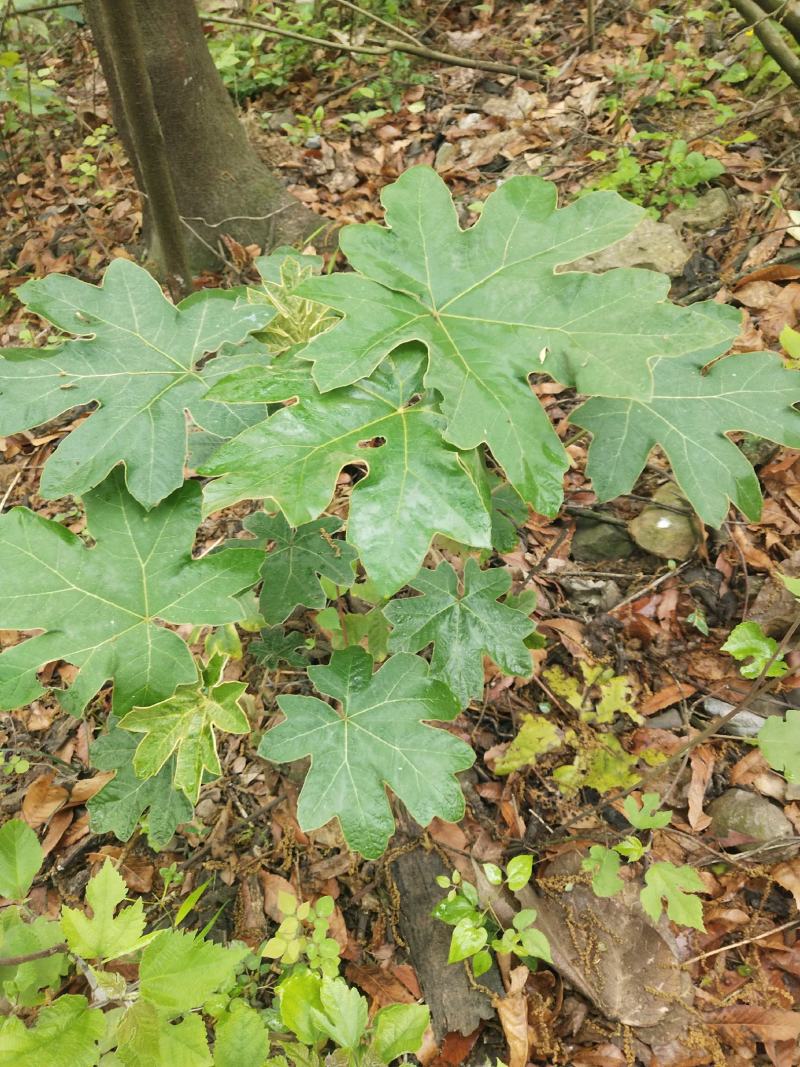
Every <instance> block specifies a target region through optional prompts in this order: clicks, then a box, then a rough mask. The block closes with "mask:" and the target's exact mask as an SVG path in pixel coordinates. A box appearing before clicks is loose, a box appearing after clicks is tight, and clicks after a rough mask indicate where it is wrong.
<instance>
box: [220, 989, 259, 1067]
mask: <svg viewBox="0 0 800 1067" xmlns="http://www.w3.org/2000/svg"><path fill="white" fill-rule="evenodd" d="M233 1004H235V1005H236V1010H235V1011H229V1012H226V1013H225V1015H223V1016H222V1017H221V1018H220V1019H218V1020H217V1025H216V1028H215V1040H214V1067H263V1065H264V1063H265V1062H266V1059H267V1056H268V1054H269V1031H268V1030H267V1025H266V1023H265V1022H264V1020H263V1019H262V1018H261V1016H260V1015H259V1014H258V1012H257V1011H256V1010H255V1008H251V1007H250V1005H249V1004H246V1003H245V1002H244V1001H241V1000H240V1001H234V1002H233Z"/></svg>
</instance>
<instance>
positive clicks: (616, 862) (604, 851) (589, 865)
mask: <svg viewBox="0 0 800 1067" xmlns="http://www.w3.org/2000/svg"><path fill="white" fill-rule="evenodd" d="M621 862H622V861H621V860H620V858H619V856H618V855H617V853H616V852H613V851H612V850H611V849H610V848H605V847H604V846H603V845H592V847H591V848H590V849H589V855H588V856H585V857H584V859H583V860H582V862H581V868H582V870H584V871H588V872H589V873H590V874H591V876H592V890H593V892H594V894H595V896H598V897H613V896H615V895H616V894H617V893H619V892H621V890H622V888H623V886H624V884H625V883H624V882H623V881H622V879H621V878H620V876H619V868H620V864H621Z"/></svg>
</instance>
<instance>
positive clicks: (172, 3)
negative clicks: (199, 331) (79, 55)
mask: <svg viewBox="0 0 800 1067" xmlns="http://www.w3.org/2000/svg"><path fill="white" fill-rule="evenodd" d="M133 3H134V6H135V9H136V14H137V17H138V21H139V25H140V27H141V32H142V36H143V39H144V50H145V55H146V59H147V70H148V73H149V75H150V82H151V85H152V90H153V100H154V102H155V108H156V112H157V114H158V117H159V120H160V123H161V129H162V131H163V134H164V139H165V141H166V144H167V152H168V156H169V163H170V169H171V171H172V181H173V186H174V189H175V196H176V199H177V203H178V210H179V212H180V215H181V217H182V219H183V221H184V225H185V227H186V236H187V246H188V252H189V259H190V263H191V266H192V268H193V269H194V270H199V269H202V268H204V267H208V266H217V265H218V264H219V262H220V256H219V250H220V248H221V244H220V238H221V236H222V235H223V234H228V235H229V236H231V237H233V238H234V239H235V240H236V241H239V242H240V243H242V244H259V245H261V246H262V247H263V248H266V249H269V248H273V247H275V245H277V244H283V243H286V244H293V243H295V242H297V241H302V240H303V239H304V238H306V237H308V236H309V235H310V234H311V233H312V232H314V231H315V230H318V229H319V228H320V226H321V225H322V224H323V220H321V219H320V218H319V217H318V216H316V215H314V214H313V212H311V211H310V210H309V209H308V208H306V207H305V206H304V205H303V204H301V203H300V201H299V200H296V199H295V198H294V197H293V196H292V195H291V194H290V193H288V192H287V191H286V189H285V188H284V187H283V185H282V184H281V182H280V181H279V180H278V179H277V178H276V177H275V176H274V175H273V174H272V173H271V172H270V171H269V170H268V169H267V167H266V166H265V165H264V164H263V163H262V162H261V160H260V159H259V157H258V155H257V153H256V152H255V150H254V149H253V147H252V146H251V145H250V143H249V142H248V140H247V137H246V136H245V132H244V129H243V127H242V126H241V124H240V122H239V119H238V117H237V115H236V110H235V108H234V105H233V102H232V101H231V99H230V97H229V96H228V93H227V90H226V89H225V86H224V85H223V83H222V80H221V78H220V77H219V74H218V73H217V70H216V68H215V66H214V62H213V60H212V58H211V54H210V52H209V50H208V47H207V46H206V42H205V38H204V36H203V30H202V26H201V23H200V19H199V17H198V15H197V12H196V10H195V6H194V2H193V0H168V2H164V0H133ZM85 12H86V17H87V21H88V22H89V26H90V27H91V30H92V35H93V37H94V41H95V45H96V47H97V51H98V54H99V56H100V63H101V65H102V67H103V73H104V75H105V78H106V82H107V83H108V88H109V93H110V96H111V107H112V112H113V116H114V123H115V125H116V127H117V130H118V131H119V134H120V137H121V138H122V141H123V143H124V145H125V149H126V151H127V153H128V156H129V157H130V160H131V164H132V166H133V170H134V173H135V175H136V181H137V185H138V186H139V189H140V190H143V191H144V190H145V189H146V185H145V183H144V182H143V180H142V168H141V163H140V161H139V160H137V157H136V151H135V148H134V139H133V137H132V136H131V129H130V126H129V123H128V121H127V118H126V116H125V108H124V105H123V100H122V94H121V92H120V86H119V78H118V75H117V66H116V65H115V60H114V50H113V47H112V43H111V38H110V36H109V33H108V30H107V25H106V22H105V19H104V17H103V4H102V0H86V4H85ZM144 215H145V240H146V243H147V246H148V251H149V253H150V255H151V256H153V257H154V258H156V259H157V258H158V251H157V247H156V245H157V243H156V242H155V241H154V234H153V232H152V227H151V225H150V221H149V212H148V209H147V204H146V203H145V212H144Z"/></svg>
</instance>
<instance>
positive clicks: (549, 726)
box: [494, 715, 562, 774]
mask: <svg viewBox="0 0 800 1067" xmlns="http://www.w3.org/2000/svg"><path fill="white" fill-rule="evenodd" d="M561 743H562V737H561V731H560V730H559V729H558V727H557V726H556V725H555V723H553V722H551V721H550V720H549V719H547V718H545V716H544V715H525V716H523V719H522V723H521V725H520V728H519V732H518V733H517V736H516V737H515V738H514V740H513V741H512V742H511V744H510V745H509V746H508V748H507V749H506V751H505V752H504V754H503V755H502V756H500V758H499V759H498V760H497V762H496V763H495V765H494V773H495V774H511V772H512V771H518V770H521V769H522V768H523V767H527V766H529V765H531V764H534V763H535V762H536V760H537V758H538V757H539V756H543V755H544V754H545V752H552V751H553V749H556V748H560V746H561Z"/></svg>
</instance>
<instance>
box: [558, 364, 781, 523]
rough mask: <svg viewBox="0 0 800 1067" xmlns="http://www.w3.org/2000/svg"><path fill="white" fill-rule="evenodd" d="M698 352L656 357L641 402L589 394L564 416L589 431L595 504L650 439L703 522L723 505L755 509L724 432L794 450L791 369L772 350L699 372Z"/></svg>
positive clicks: (742, 466)
mask: <svg viewBox="0 0 800 1067" xmlns="http://www.w3.org/2000/svg"><path fill="white" fill-rule="evenodd" d="M705 362H706V360H705V359H704V358H698V357H695V356H691V357H687V358H685V359H681V360H659V361H658V362H657V363H656V365H655V369H654V388H653V395H652V398H651V399H649V400H648V399H647V398H646V397H641V398H637V399H621V398H610V397H593V398H592V399H591V400H588V401H587V402H586V403H585V404H583V405H582V406H581V407H580V408H578V410H577V411H576V412H575V413H574V415H573V416H572V417H571V421H572V422H574V423H575V424H576V425H577V426H582V427H583V428H584V429H586V430H590V431H591V433H592V435H593V437H594V440H593V441H592V444H591V446H590V448H589V463H588V468H587V469H588V473H589V475H590V477H591V479H592V484H593V485H594V489H595V492H596V493H597V495H598V497H599V498H600V500H610V499H611V498H612V497H616V496H619V495H620V494H622V493H627V492H628V491H629V490H630V489H631V488H632V487H633V485H634V483H635V481H636V479H637V478H638V477H639V475H640V474H641V472H642V470H643V468H644V466H645V464H646V463H647V459H648V456H649V454H650V450H651V449H652V448H653V447H654V446H655V445H660V446H661V448H663V449H664V451H665V452H666V454H667V457H668V459H669V461H670V464H671V465H672V470H673V473H674V474H675V478H676V480H677V482H678V484H679V485H680V487H681V489H682V490H683V492H684V494H685V495H686V497H687V499H688V500H689V501H690V502H691V504H692V507H693V508H694V509H695V511H696V512H697V514H698V515H699V516H700V518H701V519H703V521H704V522H707V523H709V524H711V525H712V526H719V525H721V523H722V521H723V520H724V518H725V516H726V514H727V511H728V501H729V500H731V501H733V503H734V504H735V505H736V506H737V507H738V508H739V509H740V510H741V511H743V512H744V514H745V515H746V516H747V517H748V518H749V519H753V520H757V519H758V518H759V516H760V514H761V490H760V488H759V484H758V478H757V476H756V473H755V471H754V470H753V468H752V466H751V465H750V463H749V462H748V460H747V459H746V458H745V457H744V455H743V454H742V452H741V451H740V450H739V449H738V448H737V447H736V445H734V443H733V442H732V441H730V440H729V439H728V438H727V437H726V436H725V433H726V431H730V430H747V431H749V432H750V433H754V434H758V435H759V436H761V437H766V438H767V439H768V440H770V441H778V442H780V443H781V444H785V445H788V446H789V447H791V448H800V414H798V412H797V411H796V410H795V408H794V407H793V405H794V404H797V403H798V402H800V375H798V374H797V372H795V371H790V370H787V369H786V367H785V365H784V363H783V361H782V360H781V358H780V357H779V356H776V355H775V354H774V353H770V352H747V353H744V354H741V355H733V356H728V357H727V358H726V359H722V360H720V361H718V362H717V363H714V364H712V365H711V366H710V367H709V368H708V371H707V373H701V370H702V368H703V365H704V363H705Z"/></svg>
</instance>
